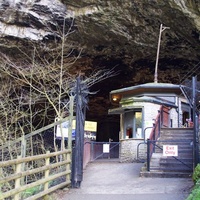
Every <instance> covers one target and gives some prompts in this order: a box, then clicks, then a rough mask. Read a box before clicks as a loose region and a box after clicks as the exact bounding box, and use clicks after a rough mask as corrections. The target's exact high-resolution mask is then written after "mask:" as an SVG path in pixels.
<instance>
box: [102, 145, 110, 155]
mask: <svg viewBox="0 0 200 200" xmlns="http://www.w3.org/2000/svg"><path fill="white" fill-rule="evenodd" d="M109 152H110V144H103V153H109Z"/></svg>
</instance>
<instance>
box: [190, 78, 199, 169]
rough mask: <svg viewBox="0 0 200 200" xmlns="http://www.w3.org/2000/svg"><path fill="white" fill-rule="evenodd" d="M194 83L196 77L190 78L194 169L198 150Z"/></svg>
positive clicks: (197, 158)
mask: <svg viewBox="0 0 200 200" xmlns="http://www.w3.org/2000/svg"><path fill="white" fill-rule="evenodd" d="M196 83H197V77H196V76H195V77H192V101H193V102H192V104H193V130H194V137H193V145H194V148H193V155H194V168H195V167H196V166H197V164H198V160H199V152H198V151H199V150H198V133H197V128H196V127H197V120H196Z"/></svg>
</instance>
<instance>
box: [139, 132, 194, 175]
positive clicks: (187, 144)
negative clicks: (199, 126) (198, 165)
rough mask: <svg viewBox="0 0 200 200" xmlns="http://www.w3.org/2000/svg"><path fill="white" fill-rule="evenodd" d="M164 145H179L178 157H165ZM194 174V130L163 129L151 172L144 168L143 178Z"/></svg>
mask: <svg viewBox="0 0 200 200" xmlns="http://www.w3.org/2000/svg"><path fill="white" fill-rule="evenodd" d="M163 145H177V146H178V156H176V157H174V156H163ZM192 172H193V129H192V128H162V129H161V134H160V138H159V139H158V140H157V142H156V145H155V146H154V153H153V154H152V158H151V162H150V171H147V167H146V166H145V167H143V168H142V170H141V172H140V175H141V176H143V177H190V176H191V175H192Z"/></svg>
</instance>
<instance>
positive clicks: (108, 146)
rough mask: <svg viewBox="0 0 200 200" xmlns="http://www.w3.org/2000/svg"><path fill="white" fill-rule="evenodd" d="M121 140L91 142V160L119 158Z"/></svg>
mask: <svg viewBox="0 0 200 200" xmlns="http://www.w3.org/2000/svg"><path fill="white" fill-rule="evenodd" d="M119 149H120V142H91V161H95V160H97V159H98V160H99V159H116V158H119Z"/></svg>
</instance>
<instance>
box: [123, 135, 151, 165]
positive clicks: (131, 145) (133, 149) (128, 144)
mask: <svg viewBox="0 0 200 200" xmlns="http://www.w3.org/2000/svg"><path fill="white" fill-rule="evenodd" d="M120 142H121V150H120V151H121V152H120V162H137V161H138V159H146V152H147V148H146V144H141V145H140V146H139V147H140V148H139V156H138V155H137V146H138V144H139V143H143V142H144V140H143V139H125V140H121V141H120Z"/></svg>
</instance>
